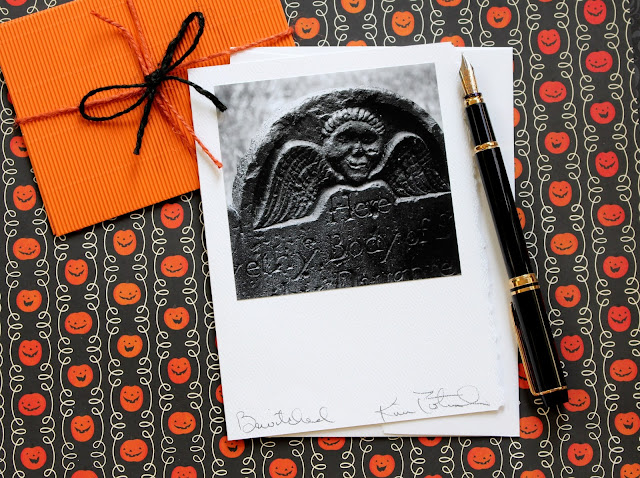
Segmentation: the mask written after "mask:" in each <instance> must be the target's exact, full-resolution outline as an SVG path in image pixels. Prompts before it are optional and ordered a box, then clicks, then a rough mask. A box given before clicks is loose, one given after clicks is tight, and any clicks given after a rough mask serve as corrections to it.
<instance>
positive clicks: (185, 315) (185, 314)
mask: <svg viewBox="0 0 640 478" xmlns="http://www.w3.org/2000/svg"><path fill="white" fill-rule="evenodd" d="M164 323H165V324H166V325H167V327H169V328H170V329H171V330H182V329H184V328H185V327H186V326H187V325H188V324H189V311H188V310H187V309H185V308H184V307H174V308H169V309H167V310H165V311H164Z"/></svg>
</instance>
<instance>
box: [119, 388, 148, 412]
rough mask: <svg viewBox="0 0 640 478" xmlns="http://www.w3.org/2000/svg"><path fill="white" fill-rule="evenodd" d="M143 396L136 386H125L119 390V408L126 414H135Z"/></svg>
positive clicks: (140, 405)
mask: <svg viewBox="0 0 640 478" xmlns="http://www.w3.org/2000/svg"><path fill="white" fill-rule="evenodd" d="M143 401H144V395H143V393H142V389H141V388H140V387H139V386H138V385H125V386H124V387H122V390H120V406H121V407H122V408H123V409H124V410H126V411H127V412H137V411H138V410H140V408H141V407H142V402H143Z"/></svg>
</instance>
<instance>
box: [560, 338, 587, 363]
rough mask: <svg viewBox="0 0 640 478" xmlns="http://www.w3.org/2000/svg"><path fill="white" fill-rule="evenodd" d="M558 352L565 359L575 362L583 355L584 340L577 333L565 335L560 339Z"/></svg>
mask: <svg viewBox="0 0 640 478" xmlns="http://www.w3.org/2000/svg"><path fill="white" fill-rule="evenodd" d="M560 352H561V353H562V356H563V357H564V358H565V360H569V361H570V362H575V361H576V360H580V359H581V358H582V356H583V355H584V341H583V340H582V337H580V336H579V335H566V336H564V337H562V340H561V341H560Z"/></svg>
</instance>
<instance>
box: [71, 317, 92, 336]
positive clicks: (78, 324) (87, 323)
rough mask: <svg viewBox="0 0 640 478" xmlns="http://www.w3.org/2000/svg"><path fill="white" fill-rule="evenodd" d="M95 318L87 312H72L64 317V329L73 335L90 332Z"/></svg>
mask: <svg viewBox="0 0 640 478" xmlns="http://www.w3.org/2000/svg"><path fill="white" fill-rule="evenodd" d="M91 327H93V319H92V318H91V316H90V315H89V314H88V313H87V312H72V313H70V314H69V315H67V318H66V319H64V329H65V330H66V331H67V332H69V333H70V334H72V335H83V334H87V333H89V331H90V330H91Z"/></svg>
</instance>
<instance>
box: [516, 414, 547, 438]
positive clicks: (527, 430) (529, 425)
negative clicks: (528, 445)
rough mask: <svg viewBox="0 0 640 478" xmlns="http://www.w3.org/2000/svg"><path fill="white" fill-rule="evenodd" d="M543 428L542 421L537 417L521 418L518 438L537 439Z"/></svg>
mask: <svg viewBox="0 0 640 478" xmlns="http://www.w3.org/2000/svg"><path fill="white" fill-rule="evenodd" d="M543 428H544V426H543V424H542V420H540V419H539V418H538V417H522V418H521V419H520V438H526V439H535V438H539V437H540V435H542V430H543Z"/></svg>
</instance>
